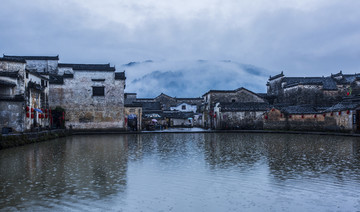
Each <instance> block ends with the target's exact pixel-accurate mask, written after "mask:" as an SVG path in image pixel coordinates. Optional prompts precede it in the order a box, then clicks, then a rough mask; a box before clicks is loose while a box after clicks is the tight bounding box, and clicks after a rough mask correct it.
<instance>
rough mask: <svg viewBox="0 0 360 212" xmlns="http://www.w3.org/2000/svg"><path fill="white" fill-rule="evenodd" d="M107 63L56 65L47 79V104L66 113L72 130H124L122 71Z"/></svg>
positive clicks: (123, 83) (123, 81) (67, 122)
mask: <svg viewBox="0 0 360 212" xmlns="http://www.w3.org/2000/svg"><path fill="white" fill-rule="evenodd" d="M115 71H116V70H115V67H111V66H110V64H66V63H59V64H58V74H57V75H51V78H50V93H51V95H50V104H51V105H53V106H60V107H62V108H64V109H65V110H66V116H65V121H66V126H67V127H72V128H73V129H75V130H104V129H107V130H109V129H112V130H124V128H125V115H124V89H125V79H126V77H125V72H115Z"/></svg>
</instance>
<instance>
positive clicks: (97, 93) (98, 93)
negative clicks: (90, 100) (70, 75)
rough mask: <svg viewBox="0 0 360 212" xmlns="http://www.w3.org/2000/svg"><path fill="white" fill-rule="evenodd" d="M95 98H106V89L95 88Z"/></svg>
mask: <svg viewBox="0 0 360 212" xmlns="http://www.w3.org/2000/svg"><path fill="white" fill-rule="evenodd" d="M93 96H105V87H93Z"/></svg>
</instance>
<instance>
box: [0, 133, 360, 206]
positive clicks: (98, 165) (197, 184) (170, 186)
mask: <svg viewBox="0 0 360 212" xmlns="http://www.w3.org/2000/svg"><path fill="white" fill-rule="evenodd" d="M359 189H360V140H359V139H358V138H352V137H335V136H334V137H332V136H318V135H285V134H235V133H224V134H221V133H193V134H191V133H189V134H186V133H184V134H175V133H174V134H161V133H160V134H143V135H91V136H72V137H67V138H61V139H57V140H51V141H49V142H43V143H36V144H31V145H27V146H23V147H17V148H12V149H6V150H1V151H0V191H1V192H0V210H1V211H17V210H23V211H53V210H56V211H69V210H71V211H84V210H86V211H105V210H106V211H108V210H110V211H249V210H250V211H309V210H311V211H313V210H317V211H329V210H330V211H334V210H335V211H337V210H339V211H346V210H348V211H356V210H358V208H360V195H359V194H358V191H359Z"/></svg>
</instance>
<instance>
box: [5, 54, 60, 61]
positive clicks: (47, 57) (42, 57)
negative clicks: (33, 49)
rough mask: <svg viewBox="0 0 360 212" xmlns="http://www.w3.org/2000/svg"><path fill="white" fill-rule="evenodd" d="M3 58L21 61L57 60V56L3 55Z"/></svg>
mask: <svg viewBox="0 0 360 212" xmlns="http://www.w3.org/2000/svg"><path fill="white" fill-rule="evenodd" d="M4 58H13V59H23V60H59V55H57V56H12V55H4Z"/></svg>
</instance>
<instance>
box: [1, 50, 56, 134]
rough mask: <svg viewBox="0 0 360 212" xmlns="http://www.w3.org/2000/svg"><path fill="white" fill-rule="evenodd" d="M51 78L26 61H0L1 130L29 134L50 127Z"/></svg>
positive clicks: (17, 59) (11, 59)
mask: <svg viewBox="0 0 360 212" xmlns="http://www.w3.org/2000/svg"><path fill="white" fill-rule="evenodd" d="M48 98H49V78H48V76H47V75H40V74H39V73H38V72H37V71H36V70H34V69H31V70H28V69H27V68H26V60H25V59H22V58H11V57H3V58H0V127H1V128H2V129H3V130H4V131H15V132H25V131H29V130H32V129H35V128H38V127H44V128H49V127H50V118H51V115H50V110H49V101H48Z"/></svg>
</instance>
